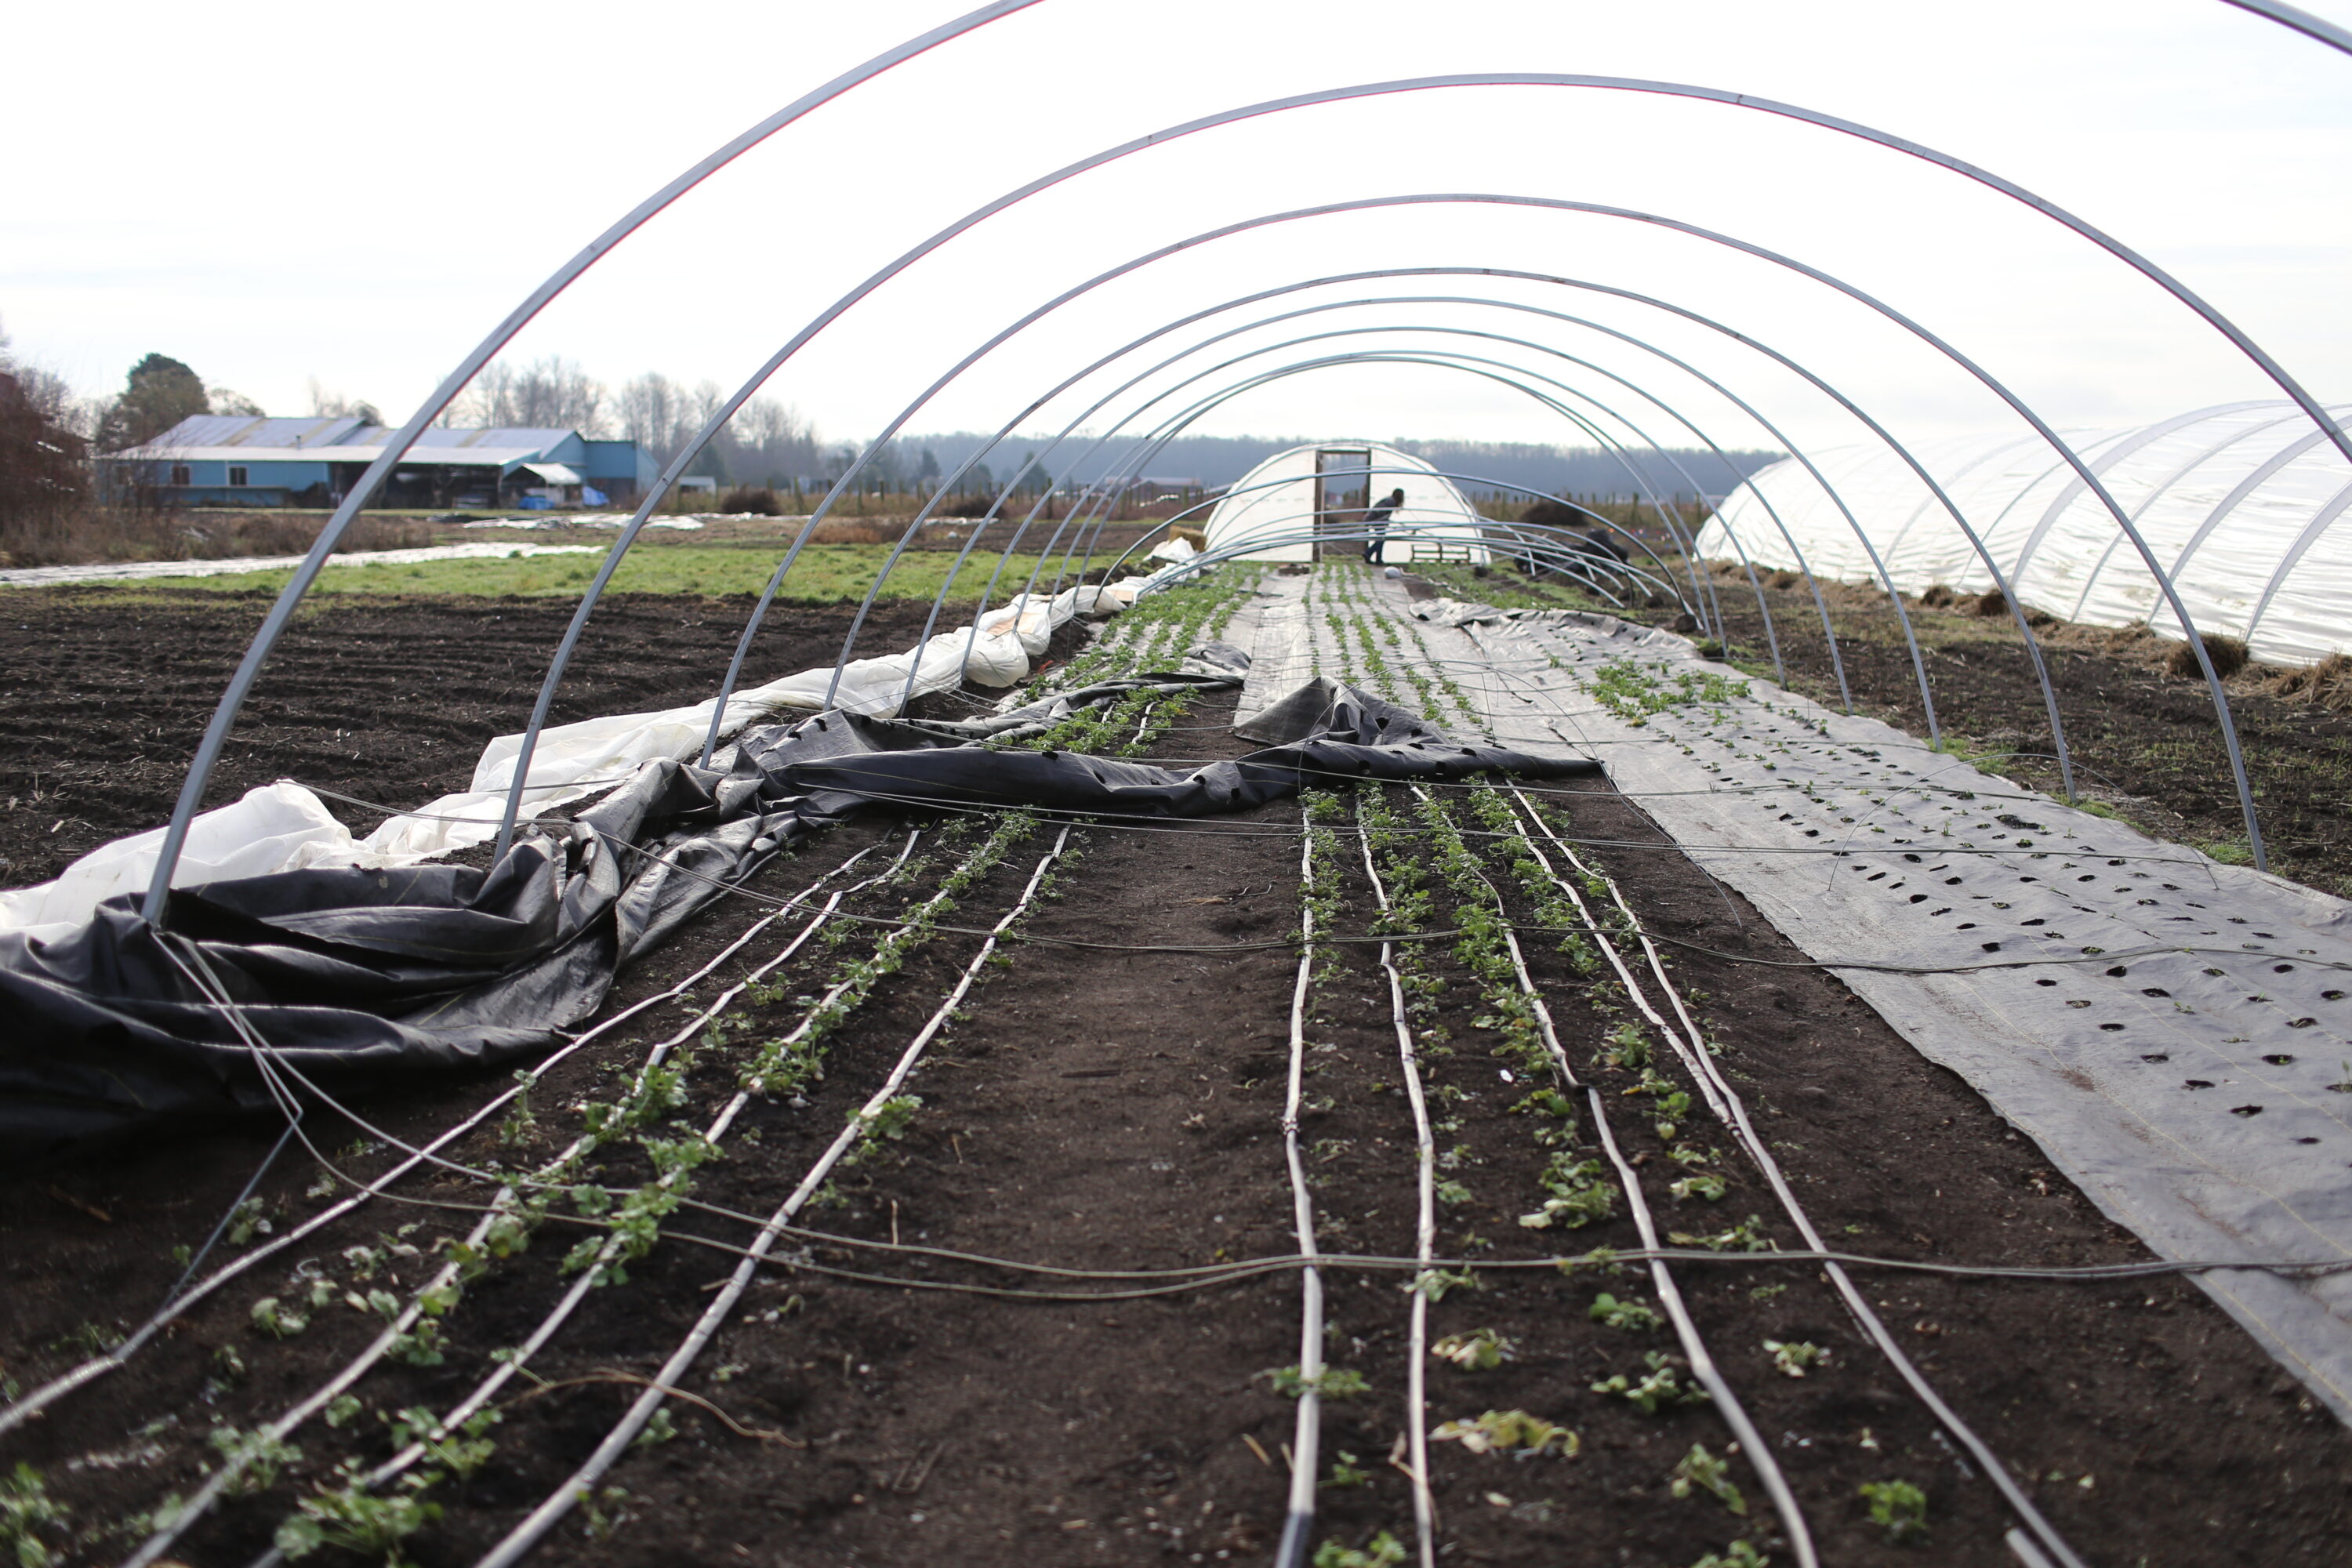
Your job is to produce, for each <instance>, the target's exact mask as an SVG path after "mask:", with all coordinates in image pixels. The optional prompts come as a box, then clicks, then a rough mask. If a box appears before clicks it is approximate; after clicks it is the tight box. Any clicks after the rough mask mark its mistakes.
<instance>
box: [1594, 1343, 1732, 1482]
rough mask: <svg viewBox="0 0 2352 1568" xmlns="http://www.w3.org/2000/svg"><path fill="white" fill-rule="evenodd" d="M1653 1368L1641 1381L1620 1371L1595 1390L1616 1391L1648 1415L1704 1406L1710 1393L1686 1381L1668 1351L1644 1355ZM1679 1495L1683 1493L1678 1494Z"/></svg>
mask: <svg viewBox="0 0 2352 1568" xmlns="http://www.w3.org/2000/svg"><path fill="white" fill-rule="evenodd" d="M1642 1362H1643V1365H1645V1366H1647V1367H1648V1368H1649V1369H1650V1370H1649V1371H1648V1373H1645V1374H1644V1375H1643V1377H1642V1379H1641V1380H1640V1381H1639V1382H1635V1381H1634V1380H1633V1379H1632V1378H1629V1377H1627V1376H1626V1375H1625V1374H1624V1373H1622V1372H1621V1373H1617V1374H1616V1375H1615V1376H1613V1377H1610V1378H1605V1379H1603V1380H1602V1381H1601V1382H1599V1383H1596V1384H1593V1385H1592V1392H1593V1393H1595V1394H1616V1395H1621V1396H1622V1397H1623V1399H1624V1400H1625V1402H1626V1403H1627V1404H1629V1405H1633V1407H1634V1408H1635V1409H1637V1410H1639V1411H1640V1412H1641V1413H1642V1414H1643V1415H1656V1414H1657V1413H1658V1412H1659V1411H1661V1410H1673V1409H1677V1408H1679V1407H1681V1406H1683V1405H1704V1404H1706V1401H1707V1392H1706V1389H1704V1388H1701V1387H1700V1386H1699V1385H1698V1384H1695V1383H1691V1384H1686V1383H1685V1382H1683V1380H1682V1375H1681V1373H1679V1372H1678V1371H1677V1370H1676V1369H1675V1362H1674V1358H1673V1357H1671V1356H1669V1355H1667V1354H1666V1352H1664V1351H1649V1352H1644V1353H1643V1357H1642ZM1677 1495H1679V1494H1677Z"/></svg>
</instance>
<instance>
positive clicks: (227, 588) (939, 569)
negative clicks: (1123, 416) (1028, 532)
mask: <svg viewBox="0 0 2352 1568" xmlns="http://www.w3.org/2000/svg"><path fill="white" fill-rule="evenodd" d="M780 553H781V552H770V551H761V550H747V549H743V548H740V547H728V546H723V545H719V546H702V545H692V544H665V545H660V546H656V547H645V546H640V547H639V548H637V549H635V550H632V551H631V552H629V555H628V558H627V559H626V560H625V561H623V562H622V563H621V569H620V571H619V572H617V573H616V574H614V578H613V584H612V591H613V592H614V593H619V594H696V595H707V596H712V597H717V596H720V595H730V594H757V593H759V592H760V591H761V589H763V588H765V587H766V586H767V585H768V578H769V575H770V574H772V573H773V572H774V571H775V569H776V562H777V560H778V559H779V557H780ZM889 553H890V551H889V547H888V546H887V545H882V544H812V545H810V546H809V547H808V548H807V549H806V550H804V551H803V552H801V558H800V560H799V561H797V562H795V563H793V572H792V575H791V576H790V577H789V578H788V579H786V581H785V584H784V589H783V592H784V596H785V597H787V598H792V599H802V600H807V599H819V600H823V599H843V598H846V599H856V598H861V597H863V596H864V595H865V593H866V588H867V586H868V585H869V584H872V582H873V581H874V574H876V573H877V572H878V571H880V570H881V569H882V563H883V562H884V560H886V559H887V557H888V555H889ZM1116 553H1117V552H1116V551H1114V552H1111V555H1114V556H1115V555H1116ZM1110 558H1111V556H1105V555H1097V558H1096V561H1095V564H1096V565H1097V567H1099V566H1101V565H1104V564H1106V563H1108V560H1109V559H1110ZM1038 559H1039V558H1038V557H1037V556H1035V555H1033V554H1030V553H1028V552H1023V553H1021V554H1019V555H1015V556H1014V557H1013V561H1012V564H1011V565H1009V566H1007V567H1006V568H1005V570H1004V575H1003V579H1002V580H1000V581H999V583H998V584H997V591H996V594H995V595H993V596H994V597H995V598H996V599H997V600H999V601H1000V602H1001V601H1003V599H1005V598H1007V597H1009V596H1010V595H1013V594H1016V593H1018V592H1020V590H1021V587H1022V585H1023V584H1024V583H1026V582H1027V581H1028V578H1029V574H1030V573H1031V572H1032V571H1034V569H1035V568H1036V566H1037V563H1038ZM1000 560H1003V557H1002V556H1001V555H998V554H997V553H995V552H992V551H974V552H972V553H971V557H970V558H969V559H968V560H967V561H966V562H965V563H964V565H963V569H962V571H961V573H959V574H957V577H956V596H957V597H958V598H970V597H976V596H977V595H979V593H980V591H981V589H982V588H983V587H984V586H986V585H987V583H988V580H989V576H990V574H992V573H993V572H994V571H995V570H996V565H997V563H998V562H999V561H1000ZM602 561H603V557H602V556H598V555H538V556H529V557H523V558H520V559H505V560H488V561H483V560H473V561H427V562H421V563H415V564H413V565H401V566H334V567H330V568H329V569H328V570H326V571H325V572H322V573H320V575H319V582H318V585H317V586H316V587H315V588H313V589H312V590H311V593H312V594H313V595H320V594H457V595H474V596H488V597H493V598H495V597H499V596H501V595H509V594H512V595H520V596H522V597H525V598H532V597H540V596H547V595H575V596H576V595H578V594H579V593H580V592H581V590H583V588H585V587H587V585H588V584H589V581H590V580H591V579H592V578H593V577H594V576H595V574H596V569H597V567H598V566H599V565H600V564H601V563H602ZM1078 561H1079V557H1076V556H1073V557H1071V559H1070V563H1069V570H1070V571H1072V572H1075V571H1076V569H1077V566H1078ZM954 563H955V557H954V555H953V554H951V553H950V552H946V551H940V550H922V551H909V552H908V553H907V554H906V555H905V556H904V557H903V558H902V559H901V560H900V561H899V563H898V566H897V568H896V569H895V570H893V571H892V573H891V574H890V577H889V580H888V581H887V582H886V583H885V584H883V586H882V593H883V596H884V597H885V598H893V599H904V598H924V599H928V598H930V597H931V596H932V595H936V594H937V593H938V592H939V591H940V584H942V583H943V582H945V581H946V580H947V574H948V569H949V568H950V566H952V565H953V564H954ZM1061 569H1062V552H1060V551H1058V550H1057V551H1055V552H1054V555H1053V557H1052V558H1051V559H1050V560H1049V561H1047V563H1046V565H1045V573H1044V581H1045V583H1051V582H1052V581H1053V579H1054V575H1055V573H1056V572H1057V571H1059V570H1061ZM292 575H293V573H292V571H291V570H288V569H281V570H278V571H274V572H239V573H235V574H230V575H227V576H221V577H194V578H174V579H173V586H175V587H189V588H201V589H208V590H212V591H214V592H228V593H251V592H254V591H256V590H264V591H268V592H271V593H275V592H276V591H277V590H278V589H280V588H282V587H284V586H285V585H286V582H287V580H288V579H289V577H291V576H292ZM143 586H144V584H135V583H127V584H122V586H121V588H120V589H119V590H117V591H118V592H121V593H125V594H130V593H136V592H138V591H140V589H141V588H142V587H143ZM96 587H97V585H96V584H92V588H93V589H95V588H96ZM20 591H29V592H35V593H38V592H41V591H42V590H39V589H33V590H20Z"/></svg>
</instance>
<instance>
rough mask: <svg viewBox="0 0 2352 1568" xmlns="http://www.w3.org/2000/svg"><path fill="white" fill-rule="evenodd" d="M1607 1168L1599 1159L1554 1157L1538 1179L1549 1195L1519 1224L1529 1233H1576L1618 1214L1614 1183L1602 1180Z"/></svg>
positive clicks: (1566, 1155) (1520, 1220)
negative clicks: (1556, 1229) (1557, 1229)
mask: <svg viewBox="0 0 2352 1568" xmlns="http://www.w3.org/2000/svg"><path fill="white" fill-rule="evenodd" d="M1607 1169H1608V1168H1607V1167H1606V1166H1604V1165H1603V1164H1601V1162H1600V1161H1598V1160H1577V1159H1574V1158H1572V1157H1570V1154H1569V1153H1568V1152H1566V1151H1562V1152H1559V1153H1557V1154H1554V1155H1553V1156H1552V1160H1551V1163H1550V1165H1549V1166H1548V1167H1547V1168H1546V1169H1545V1171H1544V1173H1543V1175H1542V1177H1541V1178H1540V1179H1541V1180H1542V1182H1543V1184H1544V1186H1545V1188H1546V1189H1547V1190H1548V1191H1549V1193H1550V1194H1551V1196H1549V1197H1548V1198H1546V1199H1545V1200H1544V1203H1543V1206H1542V1207H1541V1208H1539V1209H1538V1210H1536V1212H1534V1213H1533V1214H1525V1215H1520V1216H1519V1223H1520V1224H1521V1225H1522V1226H1526V1227H1527V1228H1528V1229H1529V1230H1549V1229H1550V1228H1551V1227H1552V1226H1559V1227H1560V1228H1562V1229H1564V1230H1578V1229H1581V1228H1582V1227H1583V1226H1588V1225H1591V1224H1592V1223H1593V1222H1594V1221H1596V1220H1605V1219H1608V1218H1610V1217H1611V1216H1612V1215H1614V1214H1615V1213H1616V1212H1617V1199H1618V1196H1619V1192H1618V1188H1617V1184H1615V1183H1614V1182H1611V1181H1607V1180H1604V1179H1603V1177H1604V1175H1605V1173H1606V1171H1607Z"/></svg>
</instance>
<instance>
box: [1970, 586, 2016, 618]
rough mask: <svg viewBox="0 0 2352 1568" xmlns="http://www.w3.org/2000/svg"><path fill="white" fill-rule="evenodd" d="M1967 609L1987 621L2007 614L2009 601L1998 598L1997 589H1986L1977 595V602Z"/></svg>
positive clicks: (1998, 591)
mask: <svg viewBox="0 0 2352 1568" xmlns="http://www.w3.org/2000/svg"><path fill="white" fill-rule="evenodd" d="M1969 609H1970V610H1971V611H1972V612H1974V613H1975V614H1977V615H1979V616H1985V617H1986V618H1987V619H1990V618H1991V617H1992V616H2005V615H2007V614H2009V601H2008V600H2007V599H2004V598H2002V597H2001V596H2000V589H1998V588H1987V589H1986V590H1985V591H1984V592H1983V593H1981V594H1979V595H1977V602H1976V603H1975V604H1974V605H1970V606H1969Z"/></svg>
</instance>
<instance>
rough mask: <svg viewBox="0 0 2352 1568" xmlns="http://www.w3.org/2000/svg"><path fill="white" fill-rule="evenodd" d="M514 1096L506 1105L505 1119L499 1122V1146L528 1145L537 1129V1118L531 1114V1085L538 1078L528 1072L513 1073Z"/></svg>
mask: <svg viewBox="0 0 2352 1568" xmlns="http://www.w3.org/2000/svg"><path fill="white" fill-rule="evenodd" d="M514 1080H515V1085H516V1088H515V1097H514V1100H513V1101H512V1103H510V1104H509V1106H508V1107H507V1114H506V1120H505V1121H501V1122H499V1147H500V1148H504V1149H520V1148H523V1147H525V1146H526V1145H528V1144H529V1143H530V1141H531V1138H532V1137H533V1135H535V1134H536V1133H537V1132H538V1131H539V1118H538V1117H536V1116H534V1115H532V1114H531V1110H530V1089H531V1085H532V1084H534V1083H536V1082H538V1081H539V1080H538V1079H536V1078H534V1077H533V1076H532V1075H531V1074H530V1073H528V1072H521V1071H518V1072H517V1073H516V1074H515V1075H514Z"/></svg>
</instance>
